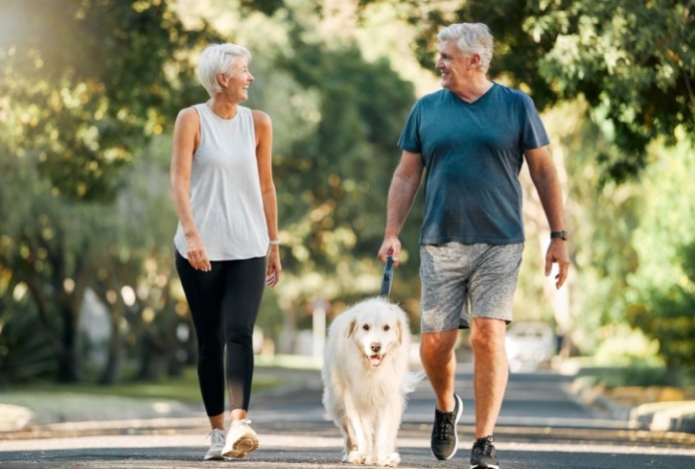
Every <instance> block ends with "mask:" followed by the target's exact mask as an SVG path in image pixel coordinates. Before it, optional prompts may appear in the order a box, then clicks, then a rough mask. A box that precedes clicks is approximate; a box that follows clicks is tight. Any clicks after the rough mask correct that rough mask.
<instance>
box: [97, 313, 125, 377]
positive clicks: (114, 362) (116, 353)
mask: <svg viewBox="0 0 695 469" xmlns="http://www.w3.org/2000/svg"><path fill="white" fill-rule="evenodd" d="M121 316H122V313H121V311H120V308H119V307H118V303H117V304H115V305H110V307H109V319H110V321H109V322H110V324H111V340H110V341H109V352H108V357H107V359H106V366H105V367H104V370H103V371H102V373H101V377H100V378H99V384H114V383H115V382H116V381H118V371H119V365H120V361H121V334H120V330H119V322H120V321H119V320H120V319H121Z"/></svg>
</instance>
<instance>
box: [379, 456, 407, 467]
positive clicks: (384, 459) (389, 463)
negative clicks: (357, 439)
mask: <svg viewBox="0 0 695 469" xmlns="http://www.w3.org/2000/svg"><path fill="white" fill-rule="evenodd" d="M399 462H401V456H400V455H399V454H398V453H391V454H389V455H388V456H380V457H379V458H378V459H377V461H376V463H377V464H378V465H379V466H384V467H396V466H398V463H399Z"/></svg>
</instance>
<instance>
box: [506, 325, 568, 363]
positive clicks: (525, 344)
mask: <svg viewBox="0 0 695 469" xmlns="http://www.w3.org/2000/svg"><path fill="white" fill-rule="evenodd" d="M505 344H506V347H507V357H508V359H509V368H510V369H511V370H512V371H524V370H527V371H534V370H537V369H538V368H539V367H540V366H541V365H543V364H547V363H549V362H550V359H551V358H552V357H553V356H554V355H555V354H556V352H557V336H556V335H555V332H554V331H553V327H552V326H551V325H550V324H548V323H545V322H514V323H512V325H511V326H509V329H507V336H506V339H505Z"/></svg>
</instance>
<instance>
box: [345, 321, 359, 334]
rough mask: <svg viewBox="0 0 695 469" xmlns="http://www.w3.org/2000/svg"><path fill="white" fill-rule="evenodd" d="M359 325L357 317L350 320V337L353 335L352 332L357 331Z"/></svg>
mask: <svg viewBox="0 0 695 469" xmlns="http://www.w3.org/2000/svg"><path fill="white" fill-rule="evenodd" d="M356 326H357V319H353V320H352V321H350V327H348V334H347V336H348V338H349V337H351V336H352V333H353V332H355V327H356Z"/></svg>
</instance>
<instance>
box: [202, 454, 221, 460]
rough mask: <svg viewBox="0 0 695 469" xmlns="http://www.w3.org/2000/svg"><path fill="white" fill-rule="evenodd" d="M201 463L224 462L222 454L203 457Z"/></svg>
mask: <svg viewBox="0 0 695 469" xmlns="http://www.w3.org/2000/svg"><path fill="white" fill-rule="evenodd" d="M203 461H224V456H222V453H220V454H213V455H210V456H207V455H206V456H205V457H204V458H203Z"/></svg>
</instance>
